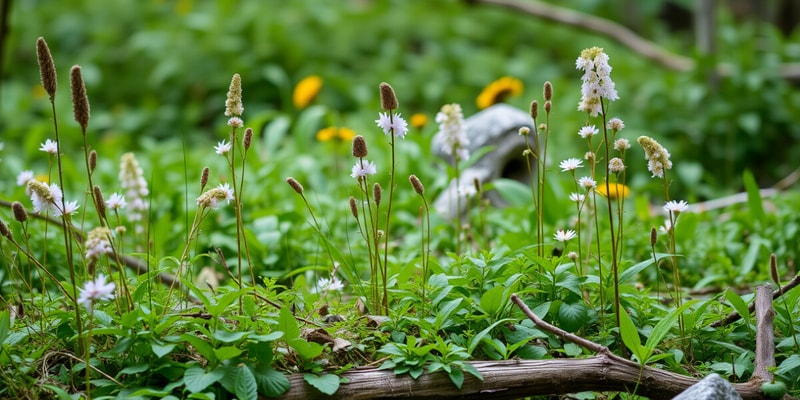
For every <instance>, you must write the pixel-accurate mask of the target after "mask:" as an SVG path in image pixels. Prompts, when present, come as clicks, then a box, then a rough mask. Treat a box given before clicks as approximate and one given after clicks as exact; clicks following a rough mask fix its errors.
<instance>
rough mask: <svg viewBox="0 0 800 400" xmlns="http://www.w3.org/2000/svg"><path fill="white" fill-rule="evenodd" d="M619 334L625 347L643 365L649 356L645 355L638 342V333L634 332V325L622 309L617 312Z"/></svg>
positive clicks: (645, 352) (642, 347)
mask: <svg viewBox="0 0 800 400" xmlns="http://www.w3.org/2000/svg"><path fill="white" fill-rule="evenodd" d="M619 332H620V336H622V343H624V344H625V347H627V348H628V350H630V351H631V353H633V355H635V356H636V358H637V359H638V360H639V363H640V364H642V365H644V364H645V361H647V357H648V356H649V354H647V351H646V350H645V348H644V346H642V343H641V341H640V340H639V332H638V331H637V330H636V325H634V324H633V321H632V320H631V317H630V316H629V315H628V313H627V312H626V311H625V310H624V309H620V312H619Z"/></svg>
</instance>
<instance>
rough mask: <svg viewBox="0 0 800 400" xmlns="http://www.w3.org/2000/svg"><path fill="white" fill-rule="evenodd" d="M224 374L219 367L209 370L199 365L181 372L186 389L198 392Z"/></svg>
mask: <svg viewBox="0 0 800 400" xmlns="http://www.w3.org/2000/svg"><path fill="white" fill-rule="evenodd" d="M223 376H225V371H223V370H221V369H214V370H212V371H210V372H206V370H204V369H202V368H200V367H193V368H189V369H187V370H186V372H184V373H183V384H184V385H186V390H188V391H189V392H191V393H195V392H199V391H202V390H204V389H205V388H207V387H209V386H210V385H213V384H214V383H216V382H217V381H219V380H220V379H222V377H223Z"/></svg>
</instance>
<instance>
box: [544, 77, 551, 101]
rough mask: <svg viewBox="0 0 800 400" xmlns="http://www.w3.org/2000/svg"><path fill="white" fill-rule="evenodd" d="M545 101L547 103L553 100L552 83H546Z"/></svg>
mask: <svg viewBox="0 0 800 400" xmlns="http://www.w3.org/2000/svg"><path fill="white" fill-rule="evenodd" d="M544 99H545V100H546V101H550V100H552V99H553V84H552V83H550V81H547V82H545V83H544Z"/></svg>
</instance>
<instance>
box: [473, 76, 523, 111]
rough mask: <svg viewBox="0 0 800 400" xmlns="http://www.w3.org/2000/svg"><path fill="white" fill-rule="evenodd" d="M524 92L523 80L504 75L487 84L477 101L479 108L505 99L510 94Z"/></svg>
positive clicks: (514, 94)
mask: <svg viewBox="0 0 800 400" xmlns="http://www.w3.org/2000/svg"><path fill="white" fill-rule="evenodd" d="M520 94H522V81H520V80H519V79H516V78H512V77H509V76H504V77H502V78H500V79H498V80H496V81H494V82H492V83H490V84H489V85H488V86H486V87H485V88H484V89H483V91H482V92H481V94H480V95H479V96H478V99H477V100H476V101H475V103H477V105H478V108H479V109H481V110H482V109H484V108H486V107H489V106H491V105H493V104H497V103H500V102H502V101H503V100H505V99H506V98H507V97H509V96H519V95H520Z"/></svg>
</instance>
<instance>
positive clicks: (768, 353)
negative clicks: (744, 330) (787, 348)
mask: <svg viewBox="0 0 800 400" xmlns="http://www.w3.org/2000/svg"><path fill="white" fill-rule="evenodd" d="M769 289H770V286H769V285H761V286H759V287H757V288H756V300H755V301H754V302H753V304H755V306H756V358H755V360H753V378H754V379H758V380H761V382H770V381H772V373H771V372H769V370H770V369H771V368H773V367H775V347H774V343H775V332H774V331H773V329H774V327H773V321H774V320H775V310H774V309H773V308H772V296H770V291H769ZM761 382H759V384H760V383H761Z"/></svg>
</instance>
